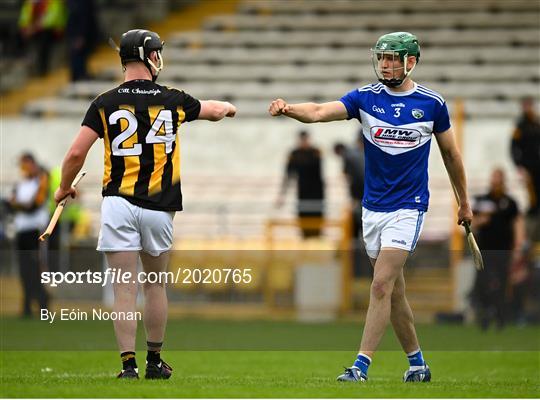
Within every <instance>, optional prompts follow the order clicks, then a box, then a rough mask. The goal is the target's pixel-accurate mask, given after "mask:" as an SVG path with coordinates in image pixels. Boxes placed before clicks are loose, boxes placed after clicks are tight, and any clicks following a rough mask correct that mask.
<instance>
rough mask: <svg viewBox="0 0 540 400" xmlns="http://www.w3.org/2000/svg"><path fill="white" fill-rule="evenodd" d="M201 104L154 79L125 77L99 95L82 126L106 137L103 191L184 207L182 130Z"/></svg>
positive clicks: (159, 206) (151, 204) (144, 203)
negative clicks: (112, 87) (180, 135)
mask: <svg viewBox="0 0 540 400" xmlns="http://www.w3.org/2000/svg"><path fill="white" fill-rule="evenodd" d="M200 109H201V103H200V102H199V101H198V100H197V99H195V98H193V97H191V96H190V95H188V94H186V93H184V92H183V91H180V90H177V89H173V88H169V87H166V86H161V85H158V84H156V83H154V82H152V81H150V80H132V81H128V82H124V83H123V84H121V85H120V86H118V87H116V88H114V89H112V90H109V91H108V92H105V93H103V94H101V95H99V96H98V97H97V98H96V99H95V100H94V101H93V102H92V104H91V105H90V107H89V109H88V111H87V112H86V116H85V117H84V120H83V122H82V125H86V126H88V127H90V128H92V129H93V130H94V131H96V132H97V134H98V135H99V136H100V137H101V138H102V139H103V144H104V146H105V152H104V171H103V191H102V194H103V196H121V197H123V198H125V199H126V200H128V201H129V202H131V203H132V204H135V205H138V206H140V207H143V208H149V209H152V210H164V211H180V210H182V192H181V185H180V141H179V137H178V133H179V128H180V125H181V124H182V123H183V122H188V121H192V120H194V119H197V117H198V116H199V112H200Z"/></svg>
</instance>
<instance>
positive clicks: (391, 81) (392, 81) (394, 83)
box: [379, 54, 416, 88]
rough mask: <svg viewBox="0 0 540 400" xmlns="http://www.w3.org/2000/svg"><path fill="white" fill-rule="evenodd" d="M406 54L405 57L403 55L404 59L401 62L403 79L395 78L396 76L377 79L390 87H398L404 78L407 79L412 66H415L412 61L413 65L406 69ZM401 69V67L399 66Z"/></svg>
mask: <svg viewBox="0 0 540 400" xmlns="http://www.w3.org/2000/svg"><path fill="white" fill-rule="evenodd" d="M407 56H408V55H407V54H405V57H403V60H404V63H403V67H402V68H403V72H404V76H403V79H396V78H392V79H384V78H383V79H379V81H381V82H382V84H383V85H385V86H388V87H391V88H396V87H400V86H401V85H403V83H404V82H405V79H407V77H408V76H409V75H410V74H411V73H412V72H413V70H414V68H415V67H416V62H415V63H414V65H413V66H412V68H411V69H410V70H409V71H407V63H406V62H405V60H406V59H407ZM399 69H401V68H399Z"/></svg>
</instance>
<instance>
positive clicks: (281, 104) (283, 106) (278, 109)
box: [268, 99, 291, 117]
mask: <svg viewBox="0 0 540 400" xmlns="http://www.w3.org/2000/svg"><path fill="white" fill-rule="evenodd" d="M290 109H291V106H290V105H288V104H287V102H286V101H285V100H283V99H276V100H274V101H272V103H270V108H269V109H268V112H269V113H270V115H271V116H272V117H276V116H278V115H286V114H287V113H288V112H289V111H290Z"/></svg>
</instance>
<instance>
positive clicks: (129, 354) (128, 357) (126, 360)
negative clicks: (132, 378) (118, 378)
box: [120, 351, 137, 369]
mask: <svg viewBox="0 0 540 400" xmlns="http://www.w3.org/2000/svg"><path fill="white" fill-rule="evenodd" d="M120 357H121V358H122V369H128V368H129V367H131V368H137V361H135V352H134V351H125V352H123V353H122V354H120Z"/></svg>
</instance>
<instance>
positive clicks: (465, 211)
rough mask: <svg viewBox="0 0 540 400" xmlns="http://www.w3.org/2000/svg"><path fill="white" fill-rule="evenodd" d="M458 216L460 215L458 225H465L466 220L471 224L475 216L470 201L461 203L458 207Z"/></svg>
mask: <svg viewBox="0 0 540 400" xmlns="http://www.w3.org/2000/svg"><path fill="white" fill-rule="evenodd" d="M457 217H458V225H463V223H464V222H467V223H469V224H470V223H471V221H472V218H473V212H472V209H471V205H470V204H469V203H465V204H462V205H460V206H459V208H458V215H457Z"/></svg>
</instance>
